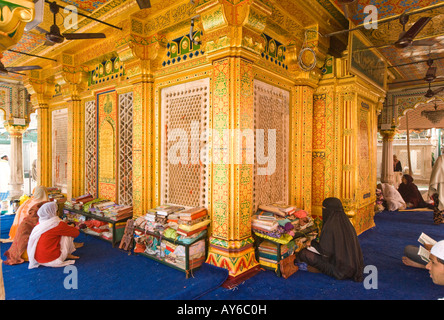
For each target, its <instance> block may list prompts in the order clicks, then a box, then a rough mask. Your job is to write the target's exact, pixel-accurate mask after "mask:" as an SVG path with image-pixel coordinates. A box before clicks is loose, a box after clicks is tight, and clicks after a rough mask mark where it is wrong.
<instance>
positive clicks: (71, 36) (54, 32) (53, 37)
mask: <svg viewBox="0 0 444 320" xmlns="http://www.w3.org/2000/svg"><path fill="white" fill-rule="evenodd" d="M45 2H46V3H49V9H50V11H51V13H52V14H53V15H54V23H53V25H52V26H51V28H50V29H49V32H48V31H46V30H44V29H42V28H40V27H38V26H36V27H35V29H36V30H38V31H40V32H41V33H44V34H45V37H46V40H47V41H46V42H45V45H47V46H48V45H49V46H51V45H54V44H56V43H62V42H63V41H65V39H66V40H84V39H101V38H106V36H105V34H103V33H63V34H61V33H60V28H59V27H58V26H57V23H56V16H57V14H58V13H59V10H60V8H63V7H61V6H60V5H58V4H57V3H56V2H55V1H53V2H51V1H48V0H45ZM99 22H102V21H99Z"/></svg>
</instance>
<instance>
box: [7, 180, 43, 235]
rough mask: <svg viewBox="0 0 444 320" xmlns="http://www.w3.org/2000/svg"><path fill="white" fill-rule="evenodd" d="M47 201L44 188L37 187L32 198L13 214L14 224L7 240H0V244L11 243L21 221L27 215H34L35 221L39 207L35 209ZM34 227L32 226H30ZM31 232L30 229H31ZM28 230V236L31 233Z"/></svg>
mask: <svg viewBox="0 0 444 320" xmlns="http://www.w3.org/2000/svg"><path fill="white" fill-rule="evenodd" d="M47 201H48V191H47V189H46V187H44V186H37V187H35V189H34V190H33V192H32V197H31V198H29V199H28V200H26V201H25V202H23V204H22V205H21V206H20V207H19V208H18V209H17V212H16V213H15V217H14V222H13V223H12V226H11V228H10V229H9V239H0V241H1V242H13V241H14V238H15V236H16V234H17V231H18V228H19V226H20V224H21V223H22V222H23V220H24V219H25V218H26V217H28V216H29V215H32V214H34V215H35V218H36V219H37V210H38V208H39V207H40V206H38V207H35V205H37V204H43V203H45V202H47ZM32 227H34V225H33V226H32ZM31 230H32V229H31ZM31 230H29V233H28V235H29V234H30V233H31Z"/></svg>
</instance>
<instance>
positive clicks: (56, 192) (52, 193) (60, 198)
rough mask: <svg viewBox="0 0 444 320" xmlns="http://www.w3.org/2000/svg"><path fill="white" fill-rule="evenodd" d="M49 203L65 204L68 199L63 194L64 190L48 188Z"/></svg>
mask: <svg viewBox="0 0 444 320" xmlns="http://www.w3.org/2000/svg"><path fill="white" fill-rule="evenodd" d="M46 190H47V191H48V199H49V201H55V202H57V203H65V201H66V197H65V196H64V195H63V194H62V190H60V189H59V188H55V187H52V188H47V189H46Z"/></svg>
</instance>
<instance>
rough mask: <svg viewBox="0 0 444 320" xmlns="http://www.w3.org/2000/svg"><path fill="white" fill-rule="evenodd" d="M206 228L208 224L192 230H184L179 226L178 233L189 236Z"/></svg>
mask: <svg viewBox="0 0 444 320" xmlns="http://www.w3.org/2000/svg"><path fill="white" fill-rule="evenodd" d="M206 228H207V226H203V227H200V228H199V229H196V230H192V231H184V230H181V229H180V228H178V229H177V233H178V234H180V235H182V236H185V237H189V236H191V235H193V234H195V233H198V232H201V231H203V230H205V229H206Z"/></svg>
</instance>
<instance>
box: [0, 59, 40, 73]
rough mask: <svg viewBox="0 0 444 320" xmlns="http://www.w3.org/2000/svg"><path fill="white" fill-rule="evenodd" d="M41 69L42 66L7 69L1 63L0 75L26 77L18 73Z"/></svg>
mask: <svg viewBox="0 0 444 320" xmlns="http://www.w3.org/2000/svg"><path fill="white" fill-rule="evenodd" d="M41 68H42V67H40V66H22V67H5V65H4V64H3V63H2V62H1V61H0V74H8V73H15V74H19V75H22V76H26V74H24V73H20V72H17V71H27V70H36V69H41Z"/></svg>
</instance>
